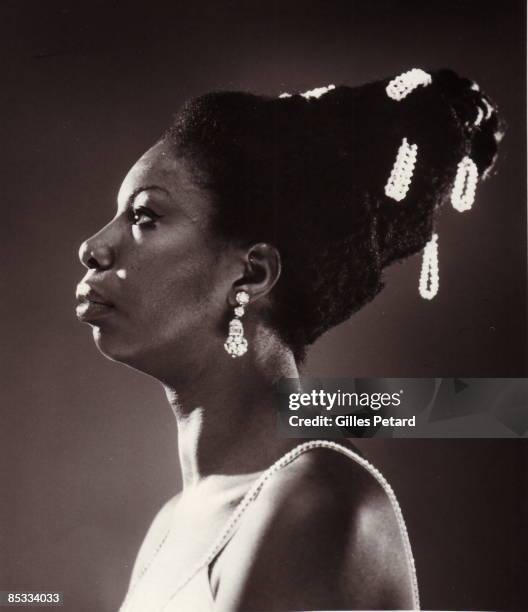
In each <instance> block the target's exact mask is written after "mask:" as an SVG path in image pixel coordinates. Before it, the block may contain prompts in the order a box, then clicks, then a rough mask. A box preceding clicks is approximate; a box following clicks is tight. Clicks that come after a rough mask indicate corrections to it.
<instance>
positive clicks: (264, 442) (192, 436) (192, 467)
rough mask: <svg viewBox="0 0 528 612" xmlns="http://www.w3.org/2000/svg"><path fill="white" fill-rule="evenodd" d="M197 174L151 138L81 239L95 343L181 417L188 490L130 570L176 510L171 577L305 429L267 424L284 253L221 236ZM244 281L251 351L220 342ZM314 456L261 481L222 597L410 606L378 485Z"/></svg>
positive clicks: (230, 554) (391, 521)
mask: <svg viewBox="0 0 528 612" xmlns="http://www.w3.org/2000/svg"><path fill="white" fill-rule="evenodd" d="M192 176H193V175H192V172H191V168H190V167H189V166H188V165H187V164H186V162H185V160H184V159H181V158H175V157H174V156H173V155H172V154H171V153H170V152H169V151H168V149H167V148H166V146H165V145H164V144H163V143H158V144H156V145H155V146H154V147H152V148H151V149H150V150H149V151H147V153H145V155H143V157H142V158H141V159H140V160H139V161H138V162H137V163H136V164H135V165H134V166H133V167H132V169H131V170H130V172H129V173H128V175H127V176H126V178H125V180H124V182H123V184H122V186H121V189H120V191H119V195H118V206H117V212H116V215H115V217H114V218H113V219H112V220H111V221H110V223H108V224H107V225H105V226H104V227H103V228H102V229H101V230H100V231H99V232H97V233H96V234H95V235H94V236H92V237H91V238H89V239H88V240H86V241H85V242H84V243H83V245H81V248H80V252H79V254H80V259H81V261H82V263H83V264H84V265H85V266H86V268H87V273H86V275H85V277H84V279H83V281H82V283H81V289H79V290H78V293H79V294H80V295H83V290H82V287H83V286H84V288H85V289H86V287H87V286H88V287H91V288H92V289H93V290H95V291H96V292H97V293H98V295H100V296H102V298H104V299H103V301H105V302H107V303H108V302H109V303H111V304H112V307H111V308H106V307H103V314H102V315H101V314H99V315H98V316H97V317H95V318H93V320H87V322H88V323H90V325H91V326H92V330H93V337H94V340H95V342H96V345H97V346H98V348H99V350H100V351H101V352H102V353H103V354H104V355H105V356H107V357H108V358H110V359H113V360H116V361H120V362H122V363H124V364H126V365H128V366H130V367H133V368H135V369H138V370H140V371H142V372H145V373H146V374H148V375H150V376H153V377H155V378H157V379H158V380H160V382H161V383H162V384H163V386H164V388H165V392H166V395H167V399H168V401H169V403H170V405H171V408H172V410H173V412H174V415H175V418H176V422H177V431H178V449H179V454H180V463H181V467H182V475H183V484H184V488H183V491H182V493H180V494H179V495H178V496H176V497H175V498H173V499H172V500H170V501H169V502H168V503H167V504H166V505H165V506H164V508H163V509H162V510H161V511H160V513H159V514H158V516H157V517H156V518H155V520H154V522H153V524H152V526H151V528H150V530H149V532H148V534H147V536H146V538H145V540H144V542H143V545H142V547H141V550H140V552H139V554H138V557H137V560H136V565H135V569H134V574H133V577H132V582H133V581H134V577H135V575H137V574H138V573H139V572H140V571H141V568H142V567H143V566H144V565H145V564H147V563H148V562H149V561H150V559H151V558H152V555H153V552H154V550H155V549H156V546H157V544H158V543H159V541H160V539H161V537H162V534H163V533H164V532H165V531H166V530H167V528H168V526H169V523H170V524H171V525H172V530H173V533H174V538H175V540H176V541H177V543H178V546H176V547H175V550H176V552H175V553H174V557H173V559H172V560H171V563H172V565H171V567H173V568H174V575H178V574H179V573H180V572H184V571H185V570H186V569H187V568H189V567H190V566H192V565H193V564H194V563H195V562H196V561H197V560H198V559H200V558H201V557H202V556H203V554H204V553H205V552H206V551H207V550H208V549H209V547H210V546H211V544H212V542H213V541H214V539H215V537H216V536H217V534H218V532H219V531H220V529H221V527H222V526H223V525H224V523H225V522H226V521H227V519H228V518H229V516H230V514H231V512H232V511H233V508H234V507H235V506H236V504H237V503H238V502H239V501H240V500H241V499H242V497H243V496H244V494H245V493H246V491H247V490H248V488H249V487H250V486H251V484H252V483H253V482H254V481H255V479H256V478H257V477H258V475H259V474H260V473H261V472H262V471H263V470H265V469H266V468H267V467H269V465H271V464H272V463H273V462H274V461H275V460H276V459H278V458H279V457H280V456H281V455H283V454H284V453H285V452H287V451H288V450H289V449H291V448H293V447H294V446H296V445H297V444H298V443H299V442H300V441H299V440H292V439H282V438H279V437H277V435H276V417H275V410H274V405H275V401H276V400H275V386H276V383H277V381H278V380H279V379H280V378H282V377H296V376H298V371H297V366H296V363H295V360H294V357H293V355H292V352H291V350H290V349H289V348H288V347H287V346H285V345H284V344H283V342H282V341H281V340H280V339H279V337H278V336H277V335H276V333H274V331H273V330H271V329H269V328H268V327H267V326H266V324H265V323H264V321H265V320H266V316H265V314H266V311H267V309H269V308H270V299H269V296H270V292H271V291H272V290H273V286H274V285H275V283H276V281H277V279H278V278H279V275H280V272H281V261H280V254H279V253H278V251H277V250H276V249H275V248H274V247H273V246H272V245H269V244H253V245H249V246H245V247H240V246H234V245H231V244H228V243H226V242H225V241H223V240H221V239H220V238H219V237H218V236H217V235H216V234H215V231H214V228H213V225H212V221H211V219H212V212H213V211H212V204H211V199H210V197H209V194H208V193H206V192H205V191H203V190H202V189H200V188H199V187H198V186H197V185H196V184H195V183H194V182H193V178H192ZM239 290H245V291H247V292H248V293H249V295H250V303H249V304H248V306H247V307H246V312H247V314H246V315H245V316H244V319H243V321H244V327H245V335H246V337H247V338H248V340H249V343H250V350H249V351H248V353H247V354H246V355H245V356H244V357H243V358H240V359H231V358H230V357H229V356H228V355H227V353H226V352H225V351H224V348H223V342H224V340H225V336H226V330H227V324H228V321H229V319H230V317H231V316H232V312H233V306H234V305H235V295H236V293H237V291H239ZM84 295H85V298H86V295H88V299H90V296H91V294H86V293H84ZM91 297H92V298H93V295H92V296H91ZM86 304H87V302H86V299H84V300H83V302H82V304H81V309H82V308H83V307H84V306H86ZM85 320H86V317H85ZM309 455H310V456H309V457H308V456H306V457H304V456H303V457H301V458H299V459H298V460H296V461H295V462H294V463H293V464H291V465H290V466H288V467H287V468H285V469H284V470H282V471H281V472H279V473H278V474H277V475H276V477H274V478H273V479H272V480H271V481H270V483H269V486H266V487H265V488H264V489H263V491H262V493H261V494H260V495H259V497H258V498H257V500H256V501H255V503H254V504H253V505H252V506H251V508H250V510H249V511H248V513H247V515H246V516H245V517H244V520H243V522H242V523H241V525H240V529H239V531H238V532H237V534H236V535H235V537H234V538H233V539H232V541H231V542H230V543H229V544H228V545H227V547H226V548H225V549H224V550H223V552H222V553H221V554H220V555H219V557H218V558H217V559H216V561H215V563H214V564H213V566H212V568H211V571H210V582H211V589H212V591H213V593H214V594H215V609H216V610H219V611H222V612H227V611H228V610H229V611H236V610H259V609H260V610H261V609H266V610H284V609H306V610H310V609H317V608H319V609H320V608H325V609H329V608H333V609H354V608H356V609H359V608H361V609H369V608H371V609H383V608H384V607H386V608H388V609H395V608H403V607H407V608H408V607H409V606H410V603H409V602H410V582H409V576H408V575H407V569H406V565H405V557H404V553H403V544H402V541H401V537H400V534H399V532H398V528H397V524H396V521H395V517H394V513H393V511H392V508H391V507H390V504H389V502H388V499H387V497H386V495H385V493H384V492H383V490H382V489H381V488H380V486H379V485H378V484H377V483H376V482H375V481H374V480H373V478H372V477H371V476H370V475H369V474H367V473H366V471H365V470H364V468H361V467H360V466H358V465H354V464H353V463H352V462H351V461H350V460H348V459H344V458H341V457H334V453H332V452H331V451H325V450H323V451H314V452H311V453H309ZM306 543H309V546H307V545H306ZM278 561H279V562H278ZM279 568H280V571H279ZM272 586H273V588H272Z"/></svg>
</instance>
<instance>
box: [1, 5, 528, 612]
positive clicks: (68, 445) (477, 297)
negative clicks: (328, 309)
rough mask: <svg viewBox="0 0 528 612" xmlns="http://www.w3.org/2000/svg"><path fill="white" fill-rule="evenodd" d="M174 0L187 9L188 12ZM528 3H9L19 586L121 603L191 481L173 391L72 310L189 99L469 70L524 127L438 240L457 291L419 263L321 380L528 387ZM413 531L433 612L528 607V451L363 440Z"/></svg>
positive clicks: (7, 389)
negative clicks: (474, 380) (118, 356)
mask: <svg viewBox="0 0 528 612" xmlns="http://www.w3.org/2000/svg"><path fill="white" fill-rule="evenodd" d="M169 6H170V7H171V8H168V7H169ZM524 10H525V6H524V2H521V1H511V2H508V3H507V5H506V4H504V3H496V4H494V5H489V6H488V5H485V3H483V2H476V1H470V2H469V1H459V2H454V1H451V2H445V1H444V2H429V3H418V2H382V1H380V0H371V1H369V2H359V1H353V0H348V1H346V2H345V1H344V2H322V1H321V2H315V1H312V0H307V1H305V2H287V1H284V2H279V1H274V2H194V3H192V6H191V3H180V2H172V3H166V6H165V5H163V4H159V3H158V4H156V3H153V2H150V3H145V4H144V5H138V4H133V3H129V2H126V3H125V2H117V1H114V2H97V1H92V2H75V3H74V2H71V3H66V2H56V1H47V2H42V3H37V2H17V3H15V2H7V3H3V4H2V9H1V13H2V17H3V18H2V23H3V26H2V28H3V32H2V36H1V37H0V40H1V44H2V47H3V53H2V59H3V67H2V75H3V82H2V84H1V85H2V97H3V102H4V105H3V110H2V124H3V125H2V127H3V132H4V136H3V138H2V144H3V146H2V147H1V148H0V156H1V167H2V175H3V178H2V183H1V187H0V189H2V214H3V222H2V223H1V224H0V238H1V244H2V247H4V248H3V254H2V296H3V299H2V304H1V309H2V311H1V317H2V322H3V335H2V342H3V348H2V352H1V354H2V364H1V366H2V375H3V376H2V383H3V384H2V387H3V391H2V407H3V409H2V413H1V423H0V425H1V440H0V442H1V446H0V448H1V449H2V457H1V461H0V474H1V482H0V486H1V489H0V490H1V498H2V501H3V503H2V504H1V505H0V520H1V525H2V530H1V538H2V539H1V543H0V589H7V588H13V589H15V588H16V589H33V590H34V589H39V588H45V589H57V590H62V591H65V594H66V601H67V604H66V607H65V609H67V610H72V611H75V612H78V611H79V612H80V611H84V610H86V611H87V612H88V611H93V610H101V611H104V612H105V611H110V610H113V609H115V608H116V606H117V604H118V602H119V601H120V600H121V597H122V596H123V594H124V590H125V588H126V582H127V580H128V576H129V572H130V569H131V563H132V560H133V556H134V554H135V552H136V550H137V547H138V545H139V543H140V540H141V537H142V535H143V534H144V532H145V529H146V527H147V524H148V521H149V520H150V518H151V517H152V515H153V513H154V512H155V510H156V509H157V508H158V507H159V506H160V505H161V503H162V502H163V501H164V500H165V499H166V498H167V497H169V496H170V495H172V494H173V493H174V492H175V491H177V490H178V489H179V486H180V480H179V472H178V461H177V454H176V442H175V428H174V426H173V422H172V417H171V414H170V412H169V410H168V409H167V407H166V405H165V400H164V396H163V394H162V392H161V389H160V387H159V386H158V385H157V383H155V382H154V381H152V380H150V379H147V378H146V377H143V376H141V375H140V374H137V373H135V372H133V371H131V370H129V369H127V368H124V367H122V366H119V365H116V364H113V363H110V362H107V361H106V360H104V359H103V358H102V357H100V356H99V354H98V353H97V351H96V349H95V348H94V346H93V344H92V341H91V338H90V333H89V330H88V329H87V328H86V327H83V326H80V325H79V324H78V323H77V322H76V320H75V318H74V314H73V313H74V299H73V294H74V287H75V284H76V282H77V281H78V280H79V279H80V277H81V275H82V271H81V267H80V264H79V263H78V262H77V256H76V251H77V248H78V246H79V244H80V242H81V241H82V240H83V239H84V238H85V237H86V236H88V235H90V234H91V233H93V232H94V231H95V229H97V228H98V227H100V226H101V224H103V222H106V221H107V220H108V219H109V218H110V217H111V216H112V215H113V208H114V206H115V195H116V193H117V189H118V187H119V184H120V181H121V179H122V177H123V176H124V174H125V172H126V171H127V169H128V167H129V166H130V165H131V164H132V163H133V162H134V161H135V159H136V158H137V157H138V156H139V155H140V154H141V153H142V152H143V151H144V150H145V149H146V148H147V147H148V146H149V145H150V144H152V143H153V141H154V140H155V139H156V138H157V136H158V135H159V134H160V132H161V131H162V129H163V128H164V127H165V126H166V124H167V123H168V121H169V120H170V117H171V115H172V113H173V112H174V111H175V110H176V108H177V107H178V106H179V104H180V103H181V102H182V101H183V100H185V99H186V98H188V97H190V96H192V95H195V94H199V93H202V92H204V91H208V90H211V89H228V88H229V89H244V90H252V91H256V92H263V93H277V94H278V93H279V92H281V91H284V90H287V91H288V90H296V89H299V90H305V89H308V88H312V87H315V86H318V85H325V84H328V83H348V84H359V83H362V82H364V81H368V80H372V79H377V78H382V77H385V76H387V75H391V74H396V73H399V72H401V71H403V70H406V69H408V68H411V67H414V66H417V67H423V68H428V67H431V68H438V67H443V66H447V67H452V68H454V69H456V70H457V71H459V72H460V73H461V74H465V75H468V76H470V77H472V78H474V79H476V80H477V81H478V82H479V83H480V84H481V86H482V88H483V89H484V90H485V91H486V92H488V93H489V95H490V96H491V97H493V98H494V99H495V100H496V101H497V103H498V104H499V106H500V108H501V110H502V112H503V114H504V116H505V119H506V121H507V122H508V124H509V130H508V133H507V136H506V138H505V140H504V141H503V147H502V155H501V159H500V162H499V166H498V172H499V173H498V176H496V177H494V178H493V179H492V180H490V181H489V182H487V183H486V184H483V185H481V186H479V188H478V192H477V196H478V198H477V202H476V205H475V208H474V210H473V211H471V212H470V213H465V214H463V215H460V214H456V213H455V212H454V211H452V210H446V211H445V213H444V215H443V217H442V219H441V221H440V226H439V233H440V257H441V261H440V274H441V279H440V286H441V288H440V293H439V295H438V296H437V298H436V299H435V300H434V301H433V302H432V303H429V302H425V301H423V300H421V299H420V298H419V297H418V291H417V284H418V275H419V264H420V262H419V257H415V258H413V259H411V260H409V261H408V262H406V263H405V265H397V266H395V267H393V268H392V269H391V270H390V271H389V272H388V274H387V287H386V289H385V291H384V292H383V293H382V294H381V295H380V296H379V297H378V298H377V299H376V300H375V301H374V302H373V303H372V304H371V305H369V306H367V307H366V308H365V309H363V310H362V311H361V312H360V313H358V314H357V315H356V316H355V317H353V319H352V320H351V321H349V322H347V323H345V324H343V325H341V326H340V327H339V328H337V329H335V330H333V331H331V332H330V333H328V334H327V335H326V336H325V337H324V338H322V339H321V341H320V342H319V343H318V344H317V345H316V346H315V347H314V349H313V351H312V353H311V355H310V358H309V360H308V364H307V373H308V374H311V375H313V376H371V377H372V376H375V377H383V376H392V377H405V376H409V377H420V376H427V377H430V376H433V377H435V376H446V377H448V376H457V377H485V376H493V377H508V376H521V377H522V376H526V369H527V368H526V239H525V228H526V213H525V203H526V197H525V185H526V178H525V177H526V159H525V144H524V143H525V134H526V124H525V47H524V27H525V22H526V20H525V14H524ZM361 447H362V449H363V450H364V451H365V452H366V454H367V455H368V457H369V458H371V459H372V460H373V462H374V463H376V464H377V465H378V466H379V467H380V468H381V469H382V471H384V472H385V473H386V475H387V477H388V478H389V480H390V481H391V482H392V484H393V485H394V488H395V489H396V492H397V494H398V495H399V497H400V499H401V502H402V505H403V509H404V514H405V516H406V517H407V520H408V523H409V530H410V535H411V539H412V542H413V545H414V548H415V553H416V560H417V566H418V573H419V578H420V584H421V588H422V596H423V603H424V607H428V608H436V609H512V608H516V607H517V608H526V607H528V606H527V605H526V599H524V603H521V601H522V600H521V593H520V588H521V587H520V577H521V575H522V574H521V572H522V571H523V569H522V566H521V556H522V555H524V554H525V553H524V550H526V548H527V547H526V540H525V539H524V540H523V537H524V536H525V534H523V533H521V532H520V522H521V513H522V512H523V507H524V508H525V506H523V504H524V503H525V500H524V497H523V492H522V491H523V487H521V482H522V480H521V479H522V478H524V479H525V478H526V445H525V443H523V442H514V441H513V440H512V441H510V440H505V441H501V440H493V441H492V440H489V441H487V440H482V441H479V440H473V441H469V440H468V441H457V440H453V441H449V440H446V441H442V440H438V441H433V440H429V441H419V440H408V441H407V440H395V441H390V440H386V441H378V440H372V441H364V442H362V443H361Z"/></svg>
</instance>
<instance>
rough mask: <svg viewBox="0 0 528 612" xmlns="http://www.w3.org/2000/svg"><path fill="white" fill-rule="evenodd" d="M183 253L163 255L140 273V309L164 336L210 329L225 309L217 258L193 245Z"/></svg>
mask: <svg viewBox="0 0 528 612" xmlns="http://www.w3.org/2000/svg"><path fill="white" fill-rule="evenodd" d="M185 255H186V256H185V257H183V256H173V257H170V258H168V257H167V258H164V261H165V262H166V263H165V264H164V265H163V266H162V267H158V266H157V267H156V269H155V270H150V271H149V270H147V271H146V273H145V271H143V272H142V274H141V276H142V278H143V279H144V281H145V282H144V287H143V289H142V290H141V293H140V294H139V295H138V298H139V299H140V301H141V308H140V310H141V312H142V313H143V315H144V316H145V317H146V318H147V319H148V320H149V322H150V328H151V330H152V329H153V327H154V326H157V328H158V333H160V334H162V335H164V336H166V335H171V336H173V335H181V333H184V332H186V331H189V332H191V331H193V333H196V330H203V331H205V330H212V329H214V328H215V327H216V325H217V324H218V321H219V319H220V318H221V317H222V316H223V314H224V311H225V309H226V308H227V301H226V300H227V287H225V282H223V276H225V275H222V272H221V270H222V266H221V258H220V257H218V255H217V254H213V253H210V252H209V251H207V250H205V249H204V248H201V249H200V248H196V247H195V248H193V249H192V250H190V251H189V250H187V251H186V252H185Z"/></svg>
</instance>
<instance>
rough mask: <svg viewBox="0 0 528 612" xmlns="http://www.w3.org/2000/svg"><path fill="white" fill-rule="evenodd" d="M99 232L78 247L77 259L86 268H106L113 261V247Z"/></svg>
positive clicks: (110, 265) (109, 266)
mask: <svg viewBox="0 0 528 612" xmlns="http://www.w3.org/2000/svg"><path fill="white" fill-rule="evenodd" d="M101 234H102V231H101V232H99V233H97V234H95V235H94V236H92V237H91V238H88V239H87V240H85V241H84V242H83V243H82V244H81V246H80V247H79V259H80V260H81V263H82V265H83V266H85V267H86V268H89V269H94V270H107V269H108V268H111V267H112V265H113V263H114V258H115V255H114V249H113V247H112V246H110V245H109V244H108V242H107V241H106V240H105V239H104V236H102V235H101Z"/></svg>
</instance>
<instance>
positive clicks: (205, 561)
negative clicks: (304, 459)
mask: <svg viewBox="0 0 528 612" xmlns="http://www.w3.org/2000/svg"><path fill="white" fill-rule="evenodd" d="M314 448H328V449H331V450H334V451H337V452H339V453H341V454H343V455H346V456H347V457H349V458H350V459H352V460H354V461H355V462H356V463H359V465H361V466H362V467H364V468H365V469H366V470H367V471H368V472H369V473H370V474H371V475H372V476H374V478H375V479H376V480H377V481H378V483H379V484H380V485H381V487H382V488H383V490H384V491H385V493H386V494H387V497H388V498H389V500H390V503H391V506H392V508H393V510H394V513H395V515H396V520H397V523H398V527H399V529H400V533H401V536H402V541H403V546H404V549H405V553H406V554H405V557H406V561H407V567H408V570H409V575H410V577H411V588H412V597H413V610H419V609H420V597H419V592H418V580H417V577H416V568H415V564H414V558H413V554H412V550H411V544H410V541H409V535H408V532H407V527H406V525H405V521H404V519H403V514H402V511H401V508H400V504H399V503H398V500H397V499H396V495H395V494H394V491H393V490H392V487H391V486H390V485H389V483H388V482H387V481H386V480H385V478H384V476H383V475H382V474H381V472H380V471H379V470H378V469H377V468H375V467H374V466H373V465H372V464H371V463H369V462H368V461H367V460H366V459H364V458H363V457H361V456H360V455H358V454H357V453H355V452H354V451H351V450H350V449H349V448H346V447H345V446H342V445H341V444H337V443H336V442H331V441H328V440H310V441H308V442H303V443H302V444H299V445H298V446H296V447H295V448H293V449H292V450H291V451H289V452H287V453H286V454H285V455H283V456H282V457H281V458H280V459H278V460H277V461H275V463H273V464H272V465H271V466H270V467H269V468H268V469H267V470H266V471H265V472H264V473H263V474H261V476H260V477H259V478H258V479H257V480H256V482H255V483H254V484H253V486H252V487H251V488H250V489H249V491H248V492H247V493H246V495H245V496H244V497H243V499H242V500H241V501H240V503H239V504H238V506H237V507H236V508H235V510H234V511H233V514H232V515H231V518H230V519H229V520H228V522H227V524H226V525H225V527H224V528H223V529H222V531H221V532H220V534H219V536H218V537H217V539H216V540H215V542H214V543H213V545H212V546H211V548H210V549H209V550H208V551H207V553H206V554H205V555H204V556H203V558H202V559H201V560H200V561H199V562H198V563H196V564H195V565H194V566H193V567H192V568H191V570H190V571H189V572H188V573H187V574H186V575H184V577H183V578H182V580H181V581H180V582H179V583H177V585H176V587H175V588H174V590H173V592H172V595H171V596H170V598H169V599H168V601H167V602H166V604H165V605H164V606H163V608H162V610H165V609H166V608H167V606H168V605H169V604H170V602H171V601H172V599H173V598H174V597H175V596H176V594H177V593H178V592H179V591H181V589H183V587H184V586H185V585H186V584H188V583H189V582H190V581H191V580H192V579H193V578H194V577H195V576H196V574H198V572H200V571H201V570H202V569H204V568H206V567H207V566H208V565H209V564H210V563H211V562H212V561H214V559H215V558H216V556H217V555H218V554H219V553H220V552H221V551H222V549H223V548H224V546H225V545H226V543H227V542H228V541H229V539H230V538H231V536H232V535H233V532H234V530H235V527H236V526H237V524H238V523H239V521H240V519H241V518H242V516H243V514H244V512H245V511H246V510H247V508H248V507H249V506H250V504H251V503H252V502H253V501H254V500H255V498H256V497H257V495H258V494H259V493H260V491H261V489H262V487H263V486H264V485H265V483H266V482H267V481H268V480H269V479H270V478H271V477H272V476H273V475H274V474H275V473H276V472H278V471H279V470H280V469H282V468H283V467H285V466H287V465H288V464H290V463H291V462H292V461H294V460H295V459H296V458H297V457H299V456H300V455H302V454H303V453H305V452H307V451H309V450H311V449H314ZM169 532H170V529H169V530H167V532H166V533H165V535H164V536H163V538H162V539H161V541H160V543H159V544H158V546H157V548H156V550H155V551H154V554H153V555H152V557H151V559H150V561H149V562H148V563H147V564H146V565H145V566H144V567H143V569H142V571H141V573H140V574H139V575H138V577H137V579H136V580H135V582H134V584H132V585H131V587H130V589H129V592H128V593H127V595H126V597H125V601H124V602H123V605H122V606H121V608H120V612H126V607H127V602H128V601H129V599H130V596H131V594H132V593H133V592H134V590H135V589H136V587H137V585H138V583H139V582H140V580H141V579H142V578H143V576H144V575H145V573H146V572H147V570H148V569H149V568H150V566H151V565H152V563H153V561H154V559H155V558H156V556H157V555H158V553H159V552H160V550H161V548H162V547H163V545H164V544H165V541H166V540H167V537H168V535H169Z"/></svg>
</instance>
